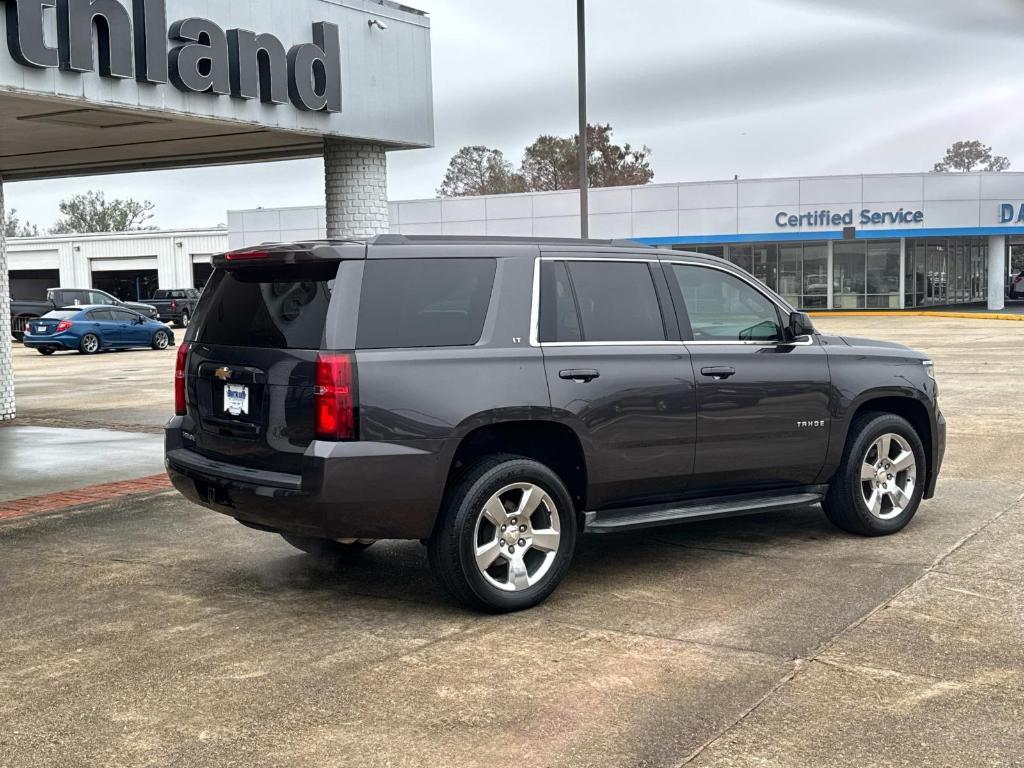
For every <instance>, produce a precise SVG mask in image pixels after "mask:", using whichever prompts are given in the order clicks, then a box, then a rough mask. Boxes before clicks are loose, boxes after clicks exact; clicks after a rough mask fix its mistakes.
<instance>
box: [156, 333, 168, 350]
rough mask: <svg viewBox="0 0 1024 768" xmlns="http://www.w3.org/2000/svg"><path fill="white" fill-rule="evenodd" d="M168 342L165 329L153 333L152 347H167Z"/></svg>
mask: <svg viewBox="0 0 1024 768" xmlns="http://www.w3.org/2000/svg"><path fill="white" fill-rule="evenodd" d="M170 343H171V340H170V338H169V337H168V336H167V331H157V332H156V333H154V334H153V349H167V347H168V346H169V345H170Z"/></svg>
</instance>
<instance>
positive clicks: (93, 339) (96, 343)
mask: <svg viewBox="0 0 1024 768" xmlns="http://www.w3.org/2000/svg"><path fill="white" fill-rule="evenodd" d="M78 351H79V352H81V353H82V354H83V355H95V354H96V353H97V352H99V351H100V338H99V336H97V335H96V334H94V333H87V334H85V336H83V337H82V340H81V341H80V342H79V343H78Z"/></svg>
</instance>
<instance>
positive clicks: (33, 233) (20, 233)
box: [3, 208, 39, 237]
mask: <svg viewBox="0 0 1024 768" xmlns="http://www.w3.org/2000/svg"><path fill="white" fill-rule="evenodd" d="M3 226H4V236H5V237H38V236H39V227H37V226H36V225H35V224H29V223H28V222H27V221H26V222H25V223H24V224H23V223H22V222H21V220H20V219H19V218H18V209H17V208H11V212H10V213H8V214H7V216H6V218H4V220H3Z"/></svg>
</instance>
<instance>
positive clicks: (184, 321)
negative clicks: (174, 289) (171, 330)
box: [178, 312, 189, 328]
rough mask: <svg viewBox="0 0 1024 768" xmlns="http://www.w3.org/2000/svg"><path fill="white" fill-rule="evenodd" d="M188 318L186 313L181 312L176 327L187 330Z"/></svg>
mask: <svg viewBox="0 0 1024 768" xmlns="http://www.w3.org/2000/svg"><path fill="white" fill-rule="evenodd" d="M188 321H189V316H188V312H182V313H181V318H180V319H179V320H178V325H179V327H181V328H188Z"/></svg>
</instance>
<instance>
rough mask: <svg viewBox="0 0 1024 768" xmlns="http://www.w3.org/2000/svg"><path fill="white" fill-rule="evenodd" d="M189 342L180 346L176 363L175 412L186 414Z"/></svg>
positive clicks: (180, 414) (181, 414)
mask: <svg viewBox="0 0 1024 768" xmlns="http://www.w3.org/2000/svg"><path fill="white" fill-rule="evenodd" d="M189 346H190V345H189V344H188V343H182V345H181V346H179V347H178V357H177V359H176V360H175V363H174V414H175V415H176V416H184V415H185V414H186V412H187V406H186V404H185V376H186V372H187V369H186V365H187V364H188V348H189Z"/></svg>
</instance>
